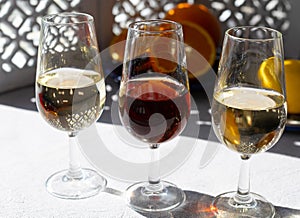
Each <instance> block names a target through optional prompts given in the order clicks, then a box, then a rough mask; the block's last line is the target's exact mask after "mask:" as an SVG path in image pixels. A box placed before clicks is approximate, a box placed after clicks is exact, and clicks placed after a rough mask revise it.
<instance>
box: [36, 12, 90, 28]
mask: <svg viewBox="0 0 300 218" xmlns="http://www.w3.org/2000/svg"><path fill="white" fill-rule="evenodd" d="M55 17H61V18H64V17H85V18H86V20H79V21H76V22H56V21H54V18H55ZM42 21H43V22H44V23H47V24H49V25H57V24H59V25H70V24H83V23H87V22H93V21H94V18H93V16H92V15H90V14H87V13H81V12H62V13H59V14H48V15H45V16H43V17H42Z"/></svg>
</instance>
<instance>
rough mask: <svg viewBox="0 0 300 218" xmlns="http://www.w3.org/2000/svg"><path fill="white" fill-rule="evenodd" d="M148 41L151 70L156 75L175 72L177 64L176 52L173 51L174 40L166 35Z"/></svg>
mask: <svg viewBox="0 0 300 218" xmlns="http://www.w3.org/2000/svg"><path fill="white" fill-rule="evenodd" d="M150 40H151V43H150V44H151V48H150V61H151V63H152V68H153V70H154V71H155V72H158V73H171V72H175V70H176V68H177V65H178V64H179V63H178V61H177V58H176V56H177V55H176V50H174V49H173V42H174V40H173V39H171V38H169V37H168V35H161V36H160V37H154V38H152V39H150Z"/></svg>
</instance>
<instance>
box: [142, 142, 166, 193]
mask: <svg viewBox="0 0 300 218" xmlns="http://www.w3.org/2000/svg"><path fill="white" fill-rule="evenodd" d="M158 147H159V144H151V145H150V154H151V160H150V165H149V174H148V182H149V185H148V186H147V187H146V191H148V192H151V193H154V192H160V191H161V190H162V189H163V187H162V184H161V182H160V166H159V150H158Z"/></svg>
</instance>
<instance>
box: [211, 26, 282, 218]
mask: <svg viewBox="0 0 300 218" xmlns="http://www.w3.org/2000/svg"><path fill="white" fill-rule="evenodd" d="M283 60H284V56H283V42H282V35H281V33H280V32H278V31H276V30H273V29H270V28H265V27H253V26H246V27H233V28H231V29H229V30H227V31H226V33H225V37H224V42H223V50H222V54H221V59H220V63H219V69H218V75H217V81H216V83H215V89H214V97H213V101H212V121H213V122H212V124H213V129H214V132H215V133H216V135H217V137H218V139H219V140H220V141H221V143H222V144H224V145H225V146H227V147H228V148H229V149H231V150H233V151H235V152H238V153H239V154H240V156H241V159H242V165H241V169H240V177H239V182H238V188H237V191H233V192H227V193H225V194H221V195H219V196H217V197H216V198H215V199H214V201H213V203H212V206H211V209H212V210H213V211H214V212H215V213H216V215H217V217H257V218H258V217H261V218H268V217H274V215H275V209H274V206H273V205H272V204H271V203H269V202H268V201H267V200H266V199H265V198H263V197H262V196H260V195H258V194H255V193H252V192H250V173H249V159H250V157H251V156H252V155H254V154H257V153H261V152H264V151H266V150H268V149H270V148H271V147H272V146H273V145H275V144H276V142H277V141H278V140H279V138H280V137H281V135H282V133H283V131H284V127H285V123H286V116H287V112H286V98H285V83H284V81H285V80H284V66H283Z"/></svg>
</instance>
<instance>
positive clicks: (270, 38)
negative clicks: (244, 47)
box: [225, 26, 282, 41]
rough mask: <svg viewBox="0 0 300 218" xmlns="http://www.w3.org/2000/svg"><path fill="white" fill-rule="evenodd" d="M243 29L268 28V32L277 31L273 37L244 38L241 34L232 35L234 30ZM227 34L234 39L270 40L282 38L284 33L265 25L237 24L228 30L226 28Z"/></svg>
mask: <svg viewBox="0 0 300 218" xmlns="http://www.w3.org/2000/svg"><path fill="white" fill-rule="evenodd" d="M243 29H248V30H249V29H262V30H267V31H268V32H270V33H271V32H273V33H275V34H274V36H273V37H268V38H244V37H239V36H235V35H232V34H231V33H230V32H231V31H233V30H236V31H237V30H243ZM225 35H226V36H228V37H230V38H233V39H238V40H243V41H246V40H247V41H269V40H274V39H280V38H282V33H281V32H279V31H278V30H275V29H272V28H270V27H265V26H236V27H232V28H229V29H228V30H226V32H225Z"/></svg>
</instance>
